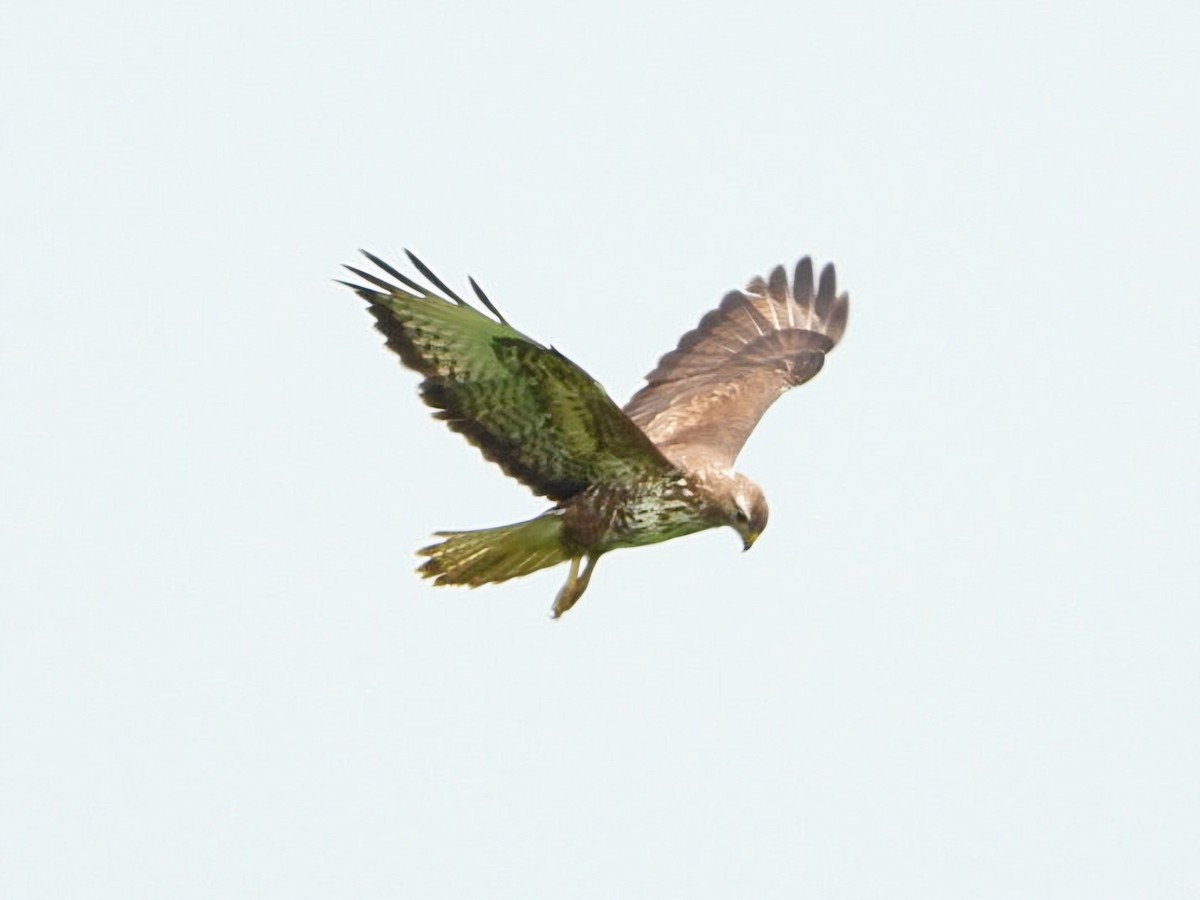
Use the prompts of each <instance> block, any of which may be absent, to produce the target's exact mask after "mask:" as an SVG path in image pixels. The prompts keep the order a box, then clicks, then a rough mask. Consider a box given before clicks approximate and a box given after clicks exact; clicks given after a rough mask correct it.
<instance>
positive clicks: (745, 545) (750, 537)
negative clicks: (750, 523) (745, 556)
mask: <svg viewBox="0 0 1200 900" xmlns="http://www.w3.org/2000/svg"><path fill="white" fill-rule="evenodd" d="M758 535H759V532H751V533H750V534H745V535H742V552H743V553H745V552H746V551H747V550H749V549H750V548H751V547H753V546H754V542H755V541H757V540H758Z"/></svg>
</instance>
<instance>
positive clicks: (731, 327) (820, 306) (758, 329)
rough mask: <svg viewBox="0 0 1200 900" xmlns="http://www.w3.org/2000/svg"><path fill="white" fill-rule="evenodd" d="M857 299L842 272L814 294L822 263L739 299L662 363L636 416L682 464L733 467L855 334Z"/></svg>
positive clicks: (828, 274)
mask: <svg viewBox="0 0 1200 900" xmlns="http://www.w3.org/2000/svg"><path fill="white" fill-rule="evenodd" d="M849 308H850V297H849V295H848V294H845V293H843V294H841V295H839V294H838V293H837V278H836V275H835V273H834V269H833V265H832V264H830V265H827V266H825V268H824V270H822V272H821V280H820V285H819V287H818V289H817V290H816V291H815V292H814V291H813V267H812V260H810V259H809V258H808V257H805V258H804V259H802V260H800V262H799V263H797V264H796V270H795V275H794V277H793V279H792V283H791V284H790V285H789V284H788V278H787V272H785V271H784V268H783V266H776V267H775V269H774V271H772V272H771V274H770V276H769V277H768V278H767V279H766V280H765V281H764V280H763V279H762V278H754V279H752V280H751V281H750V283H749V284H748V285H746V289H745V290H744V291H731V292H730V293H728V294H726V295H725V298H724V299H723V300H722V301H721V305H720V306H719V307H718V308H717V309H714V310H713V311H712V312H710V313H708V314H707V315H706V316H704V318H703V319H701V320H700V324H699V326H697V327H696V328H695V329H694V330H692V331H689V332H688V333H687V334H685V335H684V336H683V337H682V338H681V339H680V341H679V346H678V347H676V348H675V349H674V350H672V351H671V352H670V353H668V354H667V355H666V356H664V357H663V358H662V359H660V360H659V361H658V366H657V367H656V368H655V369H654V371H653V372H651V373H650V374H649V375H647V376H646V381H647V382H648V383H647V384H646V386H645V387H644V388H642V389H641V390H640V391H638V392H637V393H636V394H634V395H633V397H632V398H631V399H630V401H629V402H628V403H627V404H626V405H625V412H626V414H627V415H628V416H629V417H630V418H631V419H633V421H634V422H636V423H637V424H638V426H639V427H640V428H641V429H642V430H643V431H644V432H645V433H646V434H647V435H648V436H649V437H650V439H651V440H652V441H654V443H655V444H656V445H658V447H659V448H660V449H661V450H662V451H663V453H664V454H665V455H666V456H667V457H668V458H669V459H671V460H672V461H673V462H675V463H676V464H677V465H680V466H683V467H687V468H702V467H704V466H706V465H716V466H719V467H721V468H732V466H733V462H734V460H735V459H736V458H737V455H738V452H739V451H740V450H741V449H742V446H743V445H744V444H745V443H746V439H747V438H748V437H750V432H751V431H753V430H754V426H755V425H757V424H758V420H759V419H761V418H762V415H763V413H764V412H766V411H767V408H768V407H769V406H770V405H771V404H772V403H774V402H775V400H776V398H777V397H779V396H780V395H781V394H783V393H784V392H785V391H786V390H788V389H789V388H792V387H795V386H796V385H798V384H803V383H804V382H806V381H808V380H809V379H810V378H812V377H813V376H814V375H816V374H817V372H819V371H821V366H822V365H823V364H824V362H825V354H826V353H828V352H829V351H830V350H832V349H833V347H834V345H835V344H837V342H838V339H839V338H841V336H842V332H843V331H844V330H845V328H846V316H847V314H848V312H849Z"/></svg>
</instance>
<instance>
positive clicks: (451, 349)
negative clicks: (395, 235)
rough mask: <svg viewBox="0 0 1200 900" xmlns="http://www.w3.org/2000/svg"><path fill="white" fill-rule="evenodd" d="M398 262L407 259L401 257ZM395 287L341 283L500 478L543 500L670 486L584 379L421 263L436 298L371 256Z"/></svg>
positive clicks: (641, 438) (628, 425)
mask: <svg viewBox="0 0 1200 900" xmlns="http://www.w3.org/2000/svg"><path fill="white" fill-rule="evenodd" d="M406 252H407V251H406ZM363 255H364V256H366V257H367V259H369V260H370V261H371V262H372V263H374V264H375V265H376V266H378V267H379V268H380V269H381V270H382V271H383V272H384V273H385V274H387V275H388V276H390V277H391V278H392V279H394V280H395V282H397V283H392V282H390V281H388V280H385V279H384V278H381V277H379V276H377V275H373V274H371V273H369V272H366V271H364V270H362V269H357V268H354V267H353V266H347V267H346V268H347V269H349V270H350V271H351V272H353V273H354V274H355V275H357V276H358V277H359V278H361V279H362V280H363V281H364V282H366V285H362V284H351V283H350V282H342V283H343V284H345V285H346V286H347V287H350V288H352V289H353V290H354V291H355V292H356V293H357V294H358V295H359V296H360V297H362V298H363V299H364V300H366V301H367V303H368V304H369V309H370V312H371V315H373V316H374V317H375V322H376V326H375V327H376V328H378V329H379V330H380V331H381V332H382V333H383V334H384V336H385V337H386V338H387V346H388V347H389V348H391V349H392V350H394V351H395V352H396V353H398V354H399V355H400V359H401V361H402V362H403V363H404V364H405V365H406V366H408V367H409V368H411V369H415V370H416V371H418V372H420V373H421V374H422V375H424V376H425V380H424V381H423V382H422V383H421V396H422V397H423V398H424V400H425V402H426V403H428V404H429V405H430V406H432V407H434V408H436V409H437V410H439V412H438V413H436V416H437V417H438V418H440V419H444V420H445V421H446V424H447V425H449V427H450V428H451V429H452V430H454V431H457V432H460V433H461V434H463V435H464V436H465V437H466V438H467V440H469V441H470V442H471V443H472V444H474V445H475V446H476V447H478V448H479V449H480V450H481V451H482V452H483V455H484V456H485V457H486V458H487V459H489V460H491V461H492V462H495V463H497V464H498V465H499V466H500V468H502V469H503V470H504V472H505V473H506V474H508V475H511V476H512V477H513V478H516V479H517V480H519V481H521V482H522V483H524V484H526V485H528V486H529V487H530V488H531V489H532V490H533V491H534V492H535V493H537V494H541V495H543V496H546V497H549V498H550V499H552V500H565V499H567V498H568V497H571V496H574V495H575V494H577V493H579V492H580V491H582V490H584V489H585V488H587V487H588V486H590V485H593V484H618V483H631V482H634V481H636V480H639V479H644V478H646V477H647V476H658V477H663V476H668V477H669V476H670V475H671V474H672V473H673V472H674V471H675V470H674V466H672V464H671V463H670V462H668V461H667V459H666V458H665V457H664V456H663V455H662V453H661V452H660V451H659V450H658V449H657V448H656V447H655V446H654V443H653V442H652V441H651V440H650V439H649V438H647V437H646V435H645V434H643V433H642V431H641V430H639V429H638V427H637V426H636V425H634V424H633V422H631V421H630V420H629V418H628V417H627V416H626V415H625V414H624V413H623V412H621V410H620V409H619V408H618V407H617V405H616V403H614V402H613V400H612V399H611V398H610V397H609V396H608V394H607V393H605V391H604V388H602V387H601V386H600V385H599V384H597V383H596V381H595V380H593V379H592V377H591V376H589V375H588V374H587V373H586V372H584V371H583V369H581V368H579V366H577V365H575V363H573V362H571V361H570V360H569V359H567V358H566V357H565V356H563V355H562V354H561V353H559V352H558V351H557V350H555V349H554V348H552V347H543V346H542V345H541V344H539V343H537V342H536V341H534V340H532V339H530V338H528V337H526V336H525V335H524V334H522V333H521V332H519V331H517V330H516V329H514V328H513V327H512V326H510V325H509V324H508V323H507V322H506V321H505V319H504V317H503V316H502V315H500V312H499V311H498V310H497V309H496V307H495V306H493V305H492V302H491V301H490V300H489V299H488V298H487V296H486V295H485V294H484V293H483V291H482V290H480V288H479V286H478V285H477V284H475V281H474V279H472V280H471V287H472V288H474V290H475V293H476V295H477V296H478V298H479V300H480V302H482V303H483V305H484V306H485V307H487V309H488V310H489V311H490V312H491V313H492V314H493V315H494V316H495V317H496V318H495V319H492V318H489V317H488V316H485V315H484V314H483V313H481V312H479V311H478V310H476V309H475V308H474V307H472V306H470V305H468V304H467V303H466V301H464V300H463V299H462V298H460V297H459V296H458V295H457V294H455V293H454V292H453V291H452V290H450V289H449V288H448V287H446V285H445V284H444V283H443V282H442V281H441V280H440V279H438V277H437V276H436V275H434V274H433V273H432V272H431V271H430V270H429V269H428V268H427V267H426V266H425V265H424V264H423V263H421V261H420V260H418V259H417V258H416V257H415V256H413V255H412V254H411V253H409V254H408V257H409V259H410V260H411V261H412V264H413V265H414V266H415V267H416V268H417V270H418V271H419V272H420V273H421V274H422V275H423V276H424V277H425V278H426V279H427V280H428V281H429V282H430V283H431V284H433V285H434V286H435V287H437V288H438V289H439V290H441V291H442V292H443V293H445V294H446V295H447V296H448V297H450V298H451V299H449V300H448V299H446V297H442V296H439V295H438V294H435V293H433V292H431V291H429V290H427V289H426V288H424V287H422V286H421V285H420V284H418V283H417V282H415V281H413V280H412V279H410V278H408V277H407V276H405V275H403V274H401V273H400V272H399V271H397V270H396V269H395V268H393V267H392V266H390V265H388V264H387V263H386V262H384V261H383V260H381V259H379V258H378V257H376V256H373V255H372V254H370V253H366V252H365V251H364V252H363Z"/></svg>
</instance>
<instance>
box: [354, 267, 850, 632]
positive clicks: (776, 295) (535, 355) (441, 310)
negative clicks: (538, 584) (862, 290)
mask: <svg viewBox="0 0 1200 900" xmlns="http://www.w3.org/2000/svg"><path fill="white" fill-rule="evenodd" d="M405 252H406V253H407V255H408V258H409V260H410V261H411V263H412V264H413V266H414V267H415V268H416V270H417V271H418V272H419V273H420V274H421V275H422V276H423V277H424V278H425V279H426V280H427V281H428V282H429V283H430V284H431V285H433V286H434V287H436V288H437V289H438V290H439V291H441V292H442V294H441V295H439V294H437V293H434V292H433V291H431V290H429V289H428V288H426V287H423V286H422V285H421V284H419V283H418V282H416V281H414V280H413V279H411V278H409V277H408V276H406V275H404V274H402V273H401V272H400V271H398V270H397V269H396V268H394V267H393V266H391V265H389V264H388V263H386V262H384V261H383V260H382V259H380V258H379V257H377V256H374V255H372V254H370V253H367V252H366V251H363V255H364V256H365V257H366V258H367V259H368V260H370V262H371V263H373V264H374V265H375V266H377V267H378V268H379V270H380V272H381V273H382V274H383V275H385V276H387V278H385V277H381V276H380V275H376V274H372V273H370V272H367V271H365V270H363V269H358V268H355V267H353V266H346V268H347V269H349V270H350V271H351V272H353V273H354V274H355V275H356V276H357V277H358V278H360V279H361V280H362V281H363V282H365V284H351V283H350V282H342V284H345V285H346V286H347V287H350V288H352V289H353V290H354V291H355V292H356V293H357V294H358V295H359V296H360V297H361V298H362V299H363V300H365V301H366V302H367V304H368V309H369V310H370V313H371V315H373V316H374V317H375V323H376V325H375V327H376V328H378V329H379V331H381V332H382V333H383V335H384V336H385V338H386V339H387V346H388V347H390V348H391V349H392V350H394V351H395V352H396V353H398V354H399V356H400V360H401V361H402V362H403V363H404V364H405V365H406V366H408V367H409V368H410V369H415V370H416V371H417V372H419V373H420V374H421V375H423V376H424V381H422V382H421V388H420V390H421V396H422V397H423V398H424V400H425V402H426V403H428V404H429V405H430V406H432V407H434V408H435V409H436V410H438V412H437V413H435V415H436V416H437V418H440V419H442V420H444V421H445V422H446V424H447V425H448V426H449V427H450V428H451V429H452V430H453V431H457V432H459V433H460V434H462V435H464V436H465V437H466V439H467V440H468V441H470V442H471V443H472V444H474V445H475V446H476V447H478V448H479V449H480V450H481V451H482V453H483V455H484V456H485V457H486V458H487V459H489V460H491V461H492V462H494V463H497V464H498V465H499V466H500V468H501V469H503V470H504V472H505V474H507V475H510V476H512V477H513V478H516V479H517V480H518V481H520V482H522V483H523V484H525V485H527V486H528V487H529V488H530V489H531V490H533V492H534V493H536V494H538V495H540V496H544V497H546V498H548V499H549V500H551V501H553V502H554V506H552V507H551V508H550V509H548V510H547V511H546V512H544V513H542V514H541V515H540V516H537V517H536V518H534V519H530V520H529V521H526V522H518V523H516V524H513V525H504V526H501V527H499V528H485V529H481V530H477V531H440V532H437V537H439V538H441V539H442V540H441V541H440V542H439V543H436V544H433V545H432V546H429V547H425V548H424V549H423V550H421V551H419V552H420V554H421V555H422V556H425V557H427V559H426V561H425V563H424V564H423V565H422V566H421V567H420V569H418V571H419V572H420V573H421V574H422V575H423V576H425V577H426V578H433V579H435V584H439V585H441V584H465V585H470V586H471V587H476V586H478V585H481V584H485V583H488V582H498V581H507V580H508V579H510V578H517V577H519V576H521V575H528V574H529V573H530V572H535V571H537V570H538V569H543V568H545V567H547V566H553V565H556V564H558V563H561V562H570V564H571V569H570V574H569V575H568V576H567V583H566V584H565V585H563V588H562V590H560V591H559V592H558V596H557V598H556V599H555V601H554V607H553V610H552V612H551V615H552V616H554V617H555V618H557V617H558V616H560V615H562V614H563V613H564V612H566V611H567V610H568V609H570V608H571V607H572V606H573V605H574V604H575V603H576V601H578V600H579V598H580V597H581V596H582V595H583V592H584V591H585V590H586V589H587V586H588V582H589V580H590V579H591V577H592V572H593V570H594V569H595V568H596V562H597V560H599V559H600V557H601V556H603V555H604V554H605V553H607V552H609V551H610V550H616V549H618V548H621V547H637V546H641V545H643V544H654V543H658V542H659V541H665V540H670V539H671V538H675V537H680V536H682V535H685V534H692V533H694V532H697V531H703V530H705V529H707V528H716V527H719V526H722V525H728V526H729V527H730V528H732V529H733V530H734V531H736V532H737V533H738V534H739V535H740V536H741V538H742V541H743V546H744V548H745V549H746V550H749V549H750V546H751V545H752V544H753V543H754V541H755V540H756V539H757V538H758V536H759V535H760V534H761V533H762V531H763V529H764V528H765V527H766V525H767V501H766V498H764V497H763V492H762V490H761V489H760V488H759V486H758V485H757V484H755V483H754V482H753V481H751V480H750V479H749V478H747V477H746V476H744V475H742V474H740V473H738V472H735V471H734V469H733V464H734V460H735V459H736V458H737V455H738V452H739V451H740V450H741V448H742V445H743V444H744V443H745V442H746V439H747V438H748V437H749V436H750V432H751V431H753V430H754V426H755V425H756V424H758V420H759V419H760V418H762V415H763V413H764V412H766V410H767V407H769V406H770V405H771V404H772V403H773V402H774V401H775V399H776V398H777V397H779V396H780V395H781V394H783V393H784V392H785V391H786V390H788V389H789V388H792V387H795V386H796V385H798V384H803V383H804V382H806V381H808V380H809V379H810V378H812V377H813V376H814V375H816V374H817V372H819V371H820V370H821V366H822V365H823V364H824V362H825V354H827V353H828V352H829V351H830V350H832V349H833V347H834V346H835V345H836V344H837V342H838V339H839V338H841V336H842V332H843V331H844V330H845V328H846V316H847V313H848V311H849V304H850V298H849V296H848V295H847V294H845V293H842V294H838V292H837V280H836V276H835V274H834V269H833V266H832V265H831V264H830V265H826V266H825V268H824V269H823V270H822V271H821V276H820V279H819V282H818V283H817V285H816V287H815V290H814V284H813V266H812V261H811V260H810V259H808V258H807V257H805V258H804V259H802V260H800V262H799V263H797V264H796V268H795V270H794V272H793V275H792V279H791V282H790V283H789V281H788V273H787V272H786V271H785V270H784V268H783V267H782V266H776V267H775V268H774V269H773V270H772V271H771V273H770V275H768V276H767V277H766V278H765V279H763V278H754V279H752V280H751V281H750V282H749V284H747V285H746V287H745V289H744V290H740V291H731V292H730V293H728V294H726V295H725V297H724V299H723V300H722V301H721V303H720V305H719V306H718V307H717V308H716V309H714V310H712V311H711V312H709V313H708V314H707V315H705V316H704V318H702V319H701V320H700V324H699V325H698V326H697V327H696V328H695V329H694V330H692V331H689V332H688V333H687V334H685V335H684V336H683V337H682V338H681V339H680V341H679V345H678V346H677V347H676V348H675V349H674V350H672V351H671V352H670V353H668V354H667V355H666V356H664V357H663V358H662V359H660V360H659V362H658V365H657V366H656V367H655V368H654V370H653V371H652V372H651V373H650V374H649V375H647V376H646V382H647V383H646V386H645V387H643V388H642V389H641V390H639V391H638V392H637V393H636V394H634V395H633V397H632V399H630V401H629V402H628V403H627V404H625V406H624V408H622V407H619V406H617V404H616V403H614V402H613V400H612V399H611V398H610V397H609V396H608V394H607V393H605V391H604V388H602V387H601V386H600V385H599V384H598V383H597V382H596V381H595V380H593V379H592V377H591V376H589V375H588V374H587V373H586V372H585V371H583V369H581V368H580V367H579V366H577V365H576V364H575V363H573V362H572V361H571V360H569V359H567V358H566V357H565V356H563V355H562V354H561V353H559V352H558V351H557V350H555V349H554V348H553V347H546V346H544V345H542V344H539V343H538V342H537V341H535V340H533V339H532V338H530V337H528V336H526V335H524V334H522V333H521V332H519V331H517V330H516V329H515V328H513V327H512V326H511V325H509V324H508V322H507V321H506V320H505V318H504V316H502V315H501V314H500V311H499V310H498V309H497V308H496V306H495V305H494V304H493V303H492V301H491V300H489V299H488V297H487V295H486V294H484V292H483V291H482V290H481V289H480V287H479V285H477V284H476V283H475V280H474V279H473V278H472V279H469V281H470V284H471V287H472V289H473V290H474V292H475V295H476V296H477V297H478V299H479V302H480V303H481V304H482V305H483V307H484V308H485V309H486V310H487V311H488V312H489V313H491V315H490V316H488V315H485V314H484V313H483V312H481V311H479V310H478V309H476V308H475V307H474V306H471V305H470V304H468V303H467V302H466V301H465V300H463V299H462V298H461V297H459V296H458V295H457V294H456V293H454V291H452V290H451V289H450V288H448V287H447V286H446V285H445V284H444V283H443V282H442V281H441V280H440V279H439V278H438V277H437V276H436V275H434V274H433V272H431V271H430V270H429V269H428V267H426V266H425V265H424V264H423V263H422V262H421V261H420V260H419V259H417V257H416V256H414V255H413V254H412V253H408V251H405ZM389 278H390V279H391V280H388V279H389ZM443 295H444V296H443ZM581 563H582V571H581V569H580V567H581Z"/></svg>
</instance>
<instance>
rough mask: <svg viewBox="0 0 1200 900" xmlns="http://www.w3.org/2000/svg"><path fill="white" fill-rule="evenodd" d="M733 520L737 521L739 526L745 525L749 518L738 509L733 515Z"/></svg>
mask: <svg viewBox="0 0 1200 900" xmlns="http://www.w3.org/2000/svg"><path fill="white" fill-rule="evenodd" d="M734 518H735V519H736V520H737V522H738V524H739V525H745V524H746V523H747V522H749V521H750V517H749V516H747V515H746V514H745V513H744V512H742V511H741V510H740V509H739V510H738V511H737V512H736V513H735V514H734Z"/></svg>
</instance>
